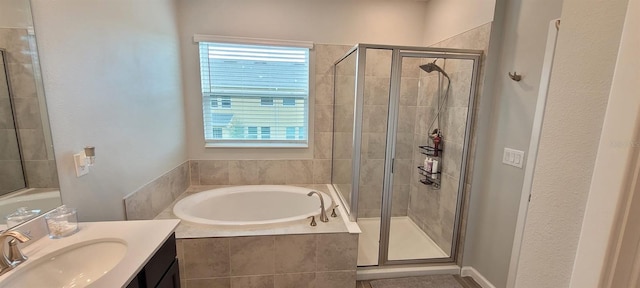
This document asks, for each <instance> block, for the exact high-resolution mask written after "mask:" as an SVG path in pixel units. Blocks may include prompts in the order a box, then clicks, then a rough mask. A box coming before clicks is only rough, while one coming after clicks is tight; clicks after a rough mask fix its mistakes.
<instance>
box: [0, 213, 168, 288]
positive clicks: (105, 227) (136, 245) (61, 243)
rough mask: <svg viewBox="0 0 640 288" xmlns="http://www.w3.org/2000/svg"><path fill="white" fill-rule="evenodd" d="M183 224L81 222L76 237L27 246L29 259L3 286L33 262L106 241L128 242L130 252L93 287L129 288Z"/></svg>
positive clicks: (40, 241) (26, 252)
mask: <svg viewBox="0 0 640 288" xmlns="http://www.w3.org/2000/svg"><path fill="white" fill-rule="evenodd" d="M179 223H180V221H179V220H142V221H111V222H85V223H79V226H80V230H79V231H78V233H76V234H73V235H71V236H69V237H66V238H62V239H49V238H48V237H43V238H41V239H38V240H37V241H36V242H34V243H32V244H31V245H29V246H27V247H24V248H23V249H22V252H23V253H24V254H25V255H26V256H27V257H29V260H27V261H26V262H24V263H23V264H21V265H19V266H18V267H16V268H15V269H13V270H11V271H9V272H7V273H6V274H4V275H2V276H0V287H4V284H3V283H2V281H3V280H5V279H7V278H10V277H11V275H13V274H15V273H18V272H19V271H21V270H23V269H25V268H28V265H29V261H33V260H35V259H38V258H40V257H42V256H44V255H47V254H49V253H51V252H54V251H56V250H58V249H62V248H64V247H67V246H70V245H73V244H76V243H80V242H85V241H90V240H95V239H105V238H106V239H121V240H124V241H125V242H126V243H127V252H126V254H125V256H124V258H123V259H122V260H121V261H120V262H119V263H118V264H117V265H116V266H115V267H114V268H113V269H111V271H109V272H107V273H106V274H105V275H104V276H102V277H100V278H98V279H97V280H96V281H95V282H93V284H92V285H91V286H89V287H97V288H102V287H104V288H113V287H123V286H126V285H127V284H128V283H129V282H130V281H131V280H132V279H133V278H135V277H136V276H137V274H138V273H139V272H140V270H142V268H143V267H144V265H145V264H146V263H147V261H149V259H151V257H152V256H153V255H154V254H155V253H156V251H157V250H158V249H159V248H160V246H161V245H162V244H163V243H164V242H165V241H166V240H167V239H168V238H169V236H171V234H172V233H173V231H174V230H175V229H176V227H177V226H178V224H179ZM86 257H91V255H86ZM96 261H100V259H96Z"/></svg>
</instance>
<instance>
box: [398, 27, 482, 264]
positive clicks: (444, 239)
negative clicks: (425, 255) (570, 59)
mask: <svg viewBox="0 0 640 288" xmlns="http://www.w3.org/2000/svg"><path fill="white" fill-rule="evenodd" d="M490 30H491V24H485V25H483V26H480V27H478V28H476V29H473V30H470V31H468V32H465V33H462V34H460V35H457V36H455V37H452V38H450V39H447V40H445V41H443V42H441V43H438V44H436V45H434V47H446V48H461V49H476V50H483V51H484V52H485V53H486V52H487V49H488V46H489V34H490ZM425 63H426V62H425ZM423 64H424V63H423ZM438 65H440V66H442V68H443V69H444V70H445V71H446V72H447V74H449V76H450V77H451V91H450V95H449V99H448V101H447V106H446V108H445V109H444V110H443V111H442V112H441V113H442V114H441V117H442V118H441V119H442V120H441V122H442V131H443V132H442V133H443V139H444V141H443V143H442V144H443V150H444V151H443V155H442V162H443V163H441V164H442V166H441V167H442V175H441V188H440V189H433V187H432V186H426V185H423V184H421V183H420V182H418V180H419V179H420V177H422V176H420V175H419V174H418V173H417V170H416V171H415V172H414V173H412V176H411V178H412V179H411V181H410V183H411V191H410V198H409V203H408V210H409V213H408V215H409V217H410V218H411V219H412V220H413V221H414V222H415V223H416V224H418V226H419V227H420V228H421V229H422V230H423V231H425V233H427V234H428V235H429V236H430V237H431V238H432V239H433V240H434V241H435V242H436V244H438V246H440V248H442V250H444V251H445V252H447V253H449V251H451V248H452V243H451V241H452V237H453V231H454V222H455V213H456V203H457V200H458V198H457V197H458V194H457V193H458V185H459V184H458V183H459V179H460V170H461V163H462V148H463V145H464V132H465V131H464V129H465V127H466V118H467V107H468V103H467V102H468V96H469V91H470V86H469V84H470V82H471V75H472V66H471V61H463V60H451V59H448V60H446V62H443V61H442V60H440V61H438ZM480 67H481V69H480V70H481V71H480V77H479V80H478V84H480V85H481V83H482V81H483V75H482V74H483V73H482V61H481V65H480ZM419 78H420V79H419V81H420V82H422V83H423V84H424V85H420V88H419V90H420V91H418V95H419V97H418V101H417V116H416V122H415V127H416V131H415V133H414V137H415V144H414V145H413V161H414V163H413V165H412V168H413V169H415V167H417V166H419V165H422V164H423V162H424V158H425V156H424V155H422V154H420V151H419V149H418V145H425V144H427V143H429V141H428V140H427V137H428V135H427V128H428V127H426V126H428V125H429V123H431V119H433V117H434V115H435V112H436V109H437V108H436V107H437V105H438V104H437V100H436V99H437V93H438V90H437V87H438V84H437V81H438V75H437V74H436V73H430V74H427V73H425V72H420V76H419ZM445 83H446V80H445ZM444 89H446V87H444ZM479 91H480V90H479ZM480 97H482V95H476V100H475V101H476V103H478V101H479V98H480ZM421 99H423V100H421ZM477 109H478V108H477V107H476V111H475V112H476V113H474V115H475V117H477ZM474 123H475V121H474ZM471 131H475V127H474V126H472V127H471ZM471 136H472V139H471V143H470V150H469V156H468V161H469V162H467V175H468V177H467V179H465V183H466V185H465V187H464V188H465V189H466V193H465V196H466V197H467V198H468V192H469V191H470V185H471V177H470V176H471V175H472V173H473V172H472V171H470V170H469V167H473V159H474V158H475V145H474V143H475V135H474V134H473V132H472V134H471ZM467 200H468V199H467ZM466 202H468V201H465V203H466ZM463 211H466V208H465V209H464V210H463ZM462 219H465V217H464V216H463V218H462ZM463 226H464V224H463ZM462 231H464V229H462ZM461 236H462V235H461Z"/></svg>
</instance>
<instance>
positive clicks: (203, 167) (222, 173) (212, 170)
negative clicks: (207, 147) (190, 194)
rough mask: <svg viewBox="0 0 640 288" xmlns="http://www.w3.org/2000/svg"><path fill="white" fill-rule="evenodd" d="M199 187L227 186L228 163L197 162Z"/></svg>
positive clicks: (223, 161) (215, 161)
mask: <svg viewBox="0 0 640 288" xmlns="http://www.w3.org/2000/svg"><path fill="white" fill-rule="evenodd" d="M198 167H199V170H200V184H201V185H229V161H225V160H198Z"/></svg>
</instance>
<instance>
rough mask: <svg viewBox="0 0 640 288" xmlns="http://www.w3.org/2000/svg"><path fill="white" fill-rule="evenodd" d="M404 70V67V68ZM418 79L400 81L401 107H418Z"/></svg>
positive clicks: (405, 78) (402, 79)
mask: <svg viewBox="0 0 640 288" xmlns="http://www.w3.org/2000/svg"><path fill="white" fill-rule="evenodd" d="M402 68H403V69H404V66H403V67H402ZM418 82H419V81H418V78H407V77H405V76H404V74H403V75H402V78H401V79H400V106H416V105H417V103H418Z"/></svg>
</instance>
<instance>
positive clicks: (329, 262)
mask: <svg viewBox="0 0 640 288" xmlns="http://www.w3.org/2000/svg"><path fill="white" fill-rule="evenodd" d="M177 250H178V258H179V260H180V279H181V281H182V283H183V285H185V284H186V285H185V286H186V287H188V288H195V287H210V288H211V287H213V288H215V287H231V288H236V287H237V288H251V287H268V288H285V287H292V288H293V287H295V288H302V287H331V288H352V287H355V284H356V261H357V254H358V235H357V234H349V233H328V234H324V233H323V234H300V235H278V236H248V237H226V238H199V239H178V240H177Z"/></svg>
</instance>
